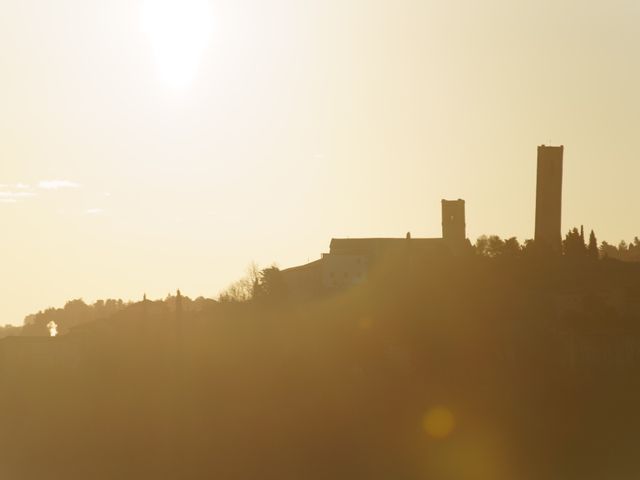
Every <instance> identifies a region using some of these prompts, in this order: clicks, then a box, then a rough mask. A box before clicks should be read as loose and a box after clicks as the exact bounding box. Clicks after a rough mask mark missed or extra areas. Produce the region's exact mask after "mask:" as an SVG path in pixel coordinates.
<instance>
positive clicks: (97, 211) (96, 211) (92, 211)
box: [85, 208, 104, 215]
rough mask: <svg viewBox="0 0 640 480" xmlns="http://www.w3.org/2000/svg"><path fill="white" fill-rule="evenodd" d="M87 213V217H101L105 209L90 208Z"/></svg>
mask: <svg viewBox="0 0 640 480" xmlns="http://www.w3.org/2000/svg"><path fill="white" fill-rule="evenodd" d="M85 213H86V214H87V215H100V214H101V213H104V209H102V208H89V209H87V210H86V211H85Z"/></svg>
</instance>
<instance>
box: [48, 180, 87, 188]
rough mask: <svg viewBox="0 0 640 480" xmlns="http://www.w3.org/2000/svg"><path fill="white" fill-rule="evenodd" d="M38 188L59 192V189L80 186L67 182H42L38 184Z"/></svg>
mask: <svg viewBox="0 0 640 480" xmlns="http://www.w3.org/2000/svg"><path fill="white" fill-rule="evenodd" d="M38 187H39V188H43V189H45V190H59V189H61V188H78V187H80V185H78V184H77V183H75V182H71V181H69V180H43V181H41V182H39V183H38Z"/></svg>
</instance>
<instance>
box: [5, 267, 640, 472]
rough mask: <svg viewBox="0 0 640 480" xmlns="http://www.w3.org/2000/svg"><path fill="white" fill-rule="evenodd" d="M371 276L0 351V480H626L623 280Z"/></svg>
mask: <svg viewBox="0 0 640 480" xmlns="http://www.w3.org/2000/svg"><path fill="white" fill-rule="evenodd" d="M390 264H391V265H394V266H393V267H385V266H380V268H379V269H378V270H377V273H374V274H372V275H371V278H370V280H369V281H367V282H366V283H363V284H362V285H360V286H358V287H356V288H353V289H351V290H350V291H348V292H342V293H336V294H332V295H327V294H325V295H319V296H316V297H314V298H310V299H307V300H304V301H295V300H293V299H290V298H288V297H287V295H286V292H283V291H279V290H278V289H274V290H273V291H272V292H271V294H270V295H265V296H263V297H261V298H258V299H255V300H254V301H249V302H243V303H234V302H226V303H219V302H213V301H209V302H201V303H200V304H198V305H196V303H195V302H188V303H187V302H186V300H185V305H184V307H183V306H182V305H177V304H176V302H175V301H174V302H173V303H171V302H168V301H164V302H149V301H145V302H140V303H137V304H132V305H129V306H126V307H123V308H121V309H119V310H117V311H116V312H115V313H113V314H111V315H109V316H108V317H105V318H102V319H97V320H96V319H92V320H91V321H86V322H76V323H78V325H77V326H76V327H75V328H66V329H65V328H64V325H62V327H63V328H62V333H63V335H61V336H59V337H57V338H46V337H30V336H21V337H15V338H6V339H4V340H1V341H0V478H2V479H7V480H40V479H49V480H56V479H65V480H74V479H83V480H85V479H92V480H102V479H136V480H143V479H150V480H158V479H205V478H216V479H221V480H225V479H256V480H258V479H260V480H269V479H274V480H276V479H277V480H283V479H296V480H300V479H310V480H312V479H327V480H328V479H331V480H333V479H349V480H352V479H391V478H393V479H435V480H449V479H451V480H484V479H486V480H502V479H504V480H513V479H541V478H545V479H580V480H588V479H605V478H609V479H613V478H615V479H627V478H629V479H631V478H638V476H640V457H638V455H637V437H638V431H640V411H639V408H640V407H639V405H640V375H639V373H640V329H639V327H640V269H639V268H637V266H636V265H630V264H622V263H619V262H615V261H593V262H588V261H583V262H577V263H576V262H568V261H564V259H560V260H557V261H550V260H546V261H540V260H531V259H522V258H518V259H485V258H470V259H454V258H448V259H447V258H444V259H426V258H425V259H418V260H414V261H412V262H407V263H403V262H390ZM274 292H275V293H274ZM176 305H177V306H176ZM34 331H35V330H34ZM25 332H28V330H26V329H25ZM434 412H436V413H434ZM438 412H439V413H438ZM443 412H444V413H443Z"/></svg>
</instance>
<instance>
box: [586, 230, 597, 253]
mask: <svg viewBox="0 0 640 480" xmlns="http://www.w3.org/2000/svg"><path fill="white" fill-rule="evenodd" d="M587 252H588V254H589V257H590V258H593V259H594V260H597V259H598V256H599V255H598V241H597V240H596V234H595V233H593V230H591V235H589V248H588V249H587Z"/></svg>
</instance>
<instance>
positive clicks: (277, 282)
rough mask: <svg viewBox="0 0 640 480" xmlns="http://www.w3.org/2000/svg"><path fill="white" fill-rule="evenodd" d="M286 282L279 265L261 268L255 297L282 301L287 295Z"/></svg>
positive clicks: (254, 293) (254, 291)
mask: <svg viewBox="0 0 640 480" xmlns="http://www.w3.org/2000/svg"><path fill="white" fill-rule="evenodd" d="M286 290H287V288H286V284H285V282H284V278H283V277H282V272H281V271H280V269H279V268H278V267H276V266H275V265H274V266H271V267H268V268H265V269H264V270H261V271H260V273H259V278H258V280H257V282H256V283H255V284H254V288H253V298H254V299H256V300H264V301H269V302H272V303H274V302H279V301H282V300H283V299H284V298H285V296H286Z"/></svg>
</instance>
